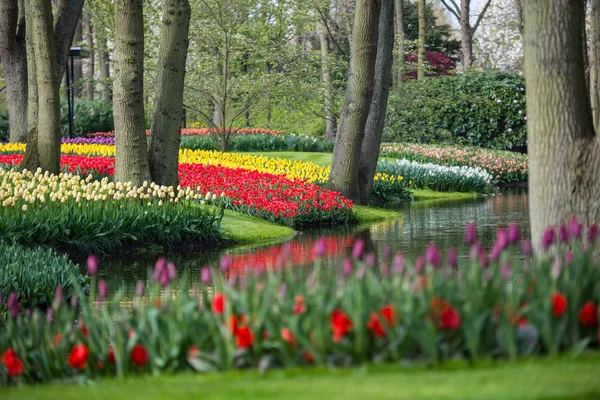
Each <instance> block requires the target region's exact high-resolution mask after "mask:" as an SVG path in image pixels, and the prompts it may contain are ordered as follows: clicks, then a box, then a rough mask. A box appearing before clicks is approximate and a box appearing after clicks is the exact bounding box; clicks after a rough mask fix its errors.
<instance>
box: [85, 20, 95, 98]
mask: <svg viewBox="0 0 600 400" xmlns="http://www.w3.org/2000/svg"><path fill="white" fill-rule="evenodd" d="M84 25H85V44H86V46H87V48H88V49H89V51H90V56H89V58H88V59H87V65H86V70H85V78H86V86H87V87H86V92H87V99H88V101H94V94H95V93H94V92H95V84H94V70H95V69H96V52H95V50H94V27H93V25H92V17H91V15H90V13H89V12H86V13H85V17H84Z"/></svg>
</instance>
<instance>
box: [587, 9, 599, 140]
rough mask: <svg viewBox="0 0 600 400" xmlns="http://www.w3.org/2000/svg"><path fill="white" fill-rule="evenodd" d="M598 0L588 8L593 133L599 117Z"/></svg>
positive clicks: (596, 130)
mask: <svg viewBox="0 0 600 400" xmlns="http://www.w3.org/2000/svg"><path fill="white" fill-rule="evenodd" d="M599 23H600V0H592V3H591V7H590V64H589V65H590V67H589V68H590V104H591V106H592V117H593V119H594V131H595V132H596V134H598V133H600V132H598V127H599V126H598V121H599V119H600V118H599V117H600V94H599V92H598V90H599V89H600V87H599V85H598V78H599V76H598V71H599V69H598V68H599V66H600V63H599V61H600V53H599V52H598V50H599V49H598V46H600V40H599V38H598V36H599V35H600V30H599V28H600V24H599Z"/></svg>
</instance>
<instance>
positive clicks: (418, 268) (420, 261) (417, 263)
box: [415, 256, 425, 274]
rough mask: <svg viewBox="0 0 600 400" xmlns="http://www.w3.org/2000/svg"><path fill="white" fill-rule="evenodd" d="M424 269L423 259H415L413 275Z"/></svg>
mask: <svg viewBox="0 0 600 400" xmlns="http://www.w3.org/2000/svg"><path fill="white" fill-rule="evenodd" d="M423 267H425V257H423V256H419V257H417V261H415V273H416V274H420V273H421V271H422V270H423Z"/></svg>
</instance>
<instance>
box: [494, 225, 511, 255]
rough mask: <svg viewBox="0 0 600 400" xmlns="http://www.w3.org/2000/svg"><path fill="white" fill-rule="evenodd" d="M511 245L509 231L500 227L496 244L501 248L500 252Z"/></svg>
mask: <svg viewBox="0 0 600 400" xmlns="http://www.w3.org/2000/svg"><path fill="white" fill-rule="evenodd" d="M508 245H509V240H508V231H507V230H506V229H498V230H497V231H496V246H498V247H499V248H500V252H502V250H504V249H505V248H506V247H507V246H508Z"/></svg>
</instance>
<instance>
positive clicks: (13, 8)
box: [0, 0, 27, 142]
mask: <svg viewBox="0 0 600 400" xmlns="http://www.w3.org/2000/svg"><path fill="white" fill-rule="evenodd" d="M25 25H26V24H25V13H24V7H23V0H0V58H1V59H2V64H3V66H4V80H5V82H6V92H7V93H6V96H7V102H8V116H9V124H10V141H11V142H25V140H26V138H27V53H26V50H25V36H26V35H25Z"/></svg>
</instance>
